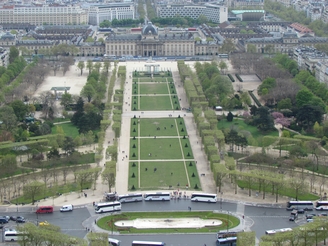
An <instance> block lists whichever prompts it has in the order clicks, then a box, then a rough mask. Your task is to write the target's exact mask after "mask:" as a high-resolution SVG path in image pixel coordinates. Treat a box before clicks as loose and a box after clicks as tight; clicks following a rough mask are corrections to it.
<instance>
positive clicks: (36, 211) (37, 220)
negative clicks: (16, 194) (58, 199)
mask: <svg viewBox="0 0 328 246" xmlns="http://www.w3.org/2000/svg"><path fill="white" fill-rule="evenodd" d="M35 213H36V225H37V226H38V225H39V214H38V204H36V210H35Z"/></svg>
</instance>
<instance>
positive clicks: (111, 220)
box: [110, 213, 114, 235]
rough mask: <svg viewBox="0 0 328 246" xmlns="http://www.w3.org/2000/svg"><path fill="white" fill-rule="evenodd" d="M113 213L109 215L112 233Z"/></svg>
mask: <svg viewBox="0 0 328 246" xmlns="http://www.w3.org/2000/svg"><path fill="white" fill-rule="evenodd" d="M113 222H114V221H113V213H111V217H110V224H111V227H112V228H111V229H112V235H113V230H114V225H113Z"/></svg>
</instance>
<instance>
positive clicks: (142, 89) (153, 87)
mask: <svg viewBox="0 0 328 246" xmlns="http://www.w3.org/2000/svg"><path fill="white" fill-rule="evenodd" d="M138 86H139V93H138V94H169V86H167V84H166V83H158V84H147V85H145V84H141V85H138ZM135 87H136V86H135V85H134V86H133V90H135Z"/></svg>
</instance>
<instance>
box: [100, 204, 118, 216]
mask: <svg viewBox="0 0 328 246" xmlns="http://www.w3.org/2000/svg"><path fill="white" fill-rule="evenodd" d="M121 209H122V207H121V203H120V202H104V203H98V204H97V205H96V206H95V211H96V213H97V214H100V213H105V212H113V211H119V210H121Z"/></svg>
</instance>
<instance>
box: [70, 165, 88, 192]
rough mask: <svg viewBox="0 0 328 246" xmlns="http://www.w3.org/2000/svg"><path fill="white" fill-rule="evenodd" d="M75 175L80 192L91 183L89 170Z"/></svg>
mask: <svg viewBox="0 0 328 246" xmlns="http://www.w3.org/2000/svg"><path fill="white" fill-rule="evenodd" d="M74 174H75V175H76V181H77V183H78V185H79V187H80V191H81V192H82V191H83V187H84V186H85V185H86V184H88V183H90V182H91V181H92V172H90V171H89V170H80V171H77V172H75V173H74Z"/></svg>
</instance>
